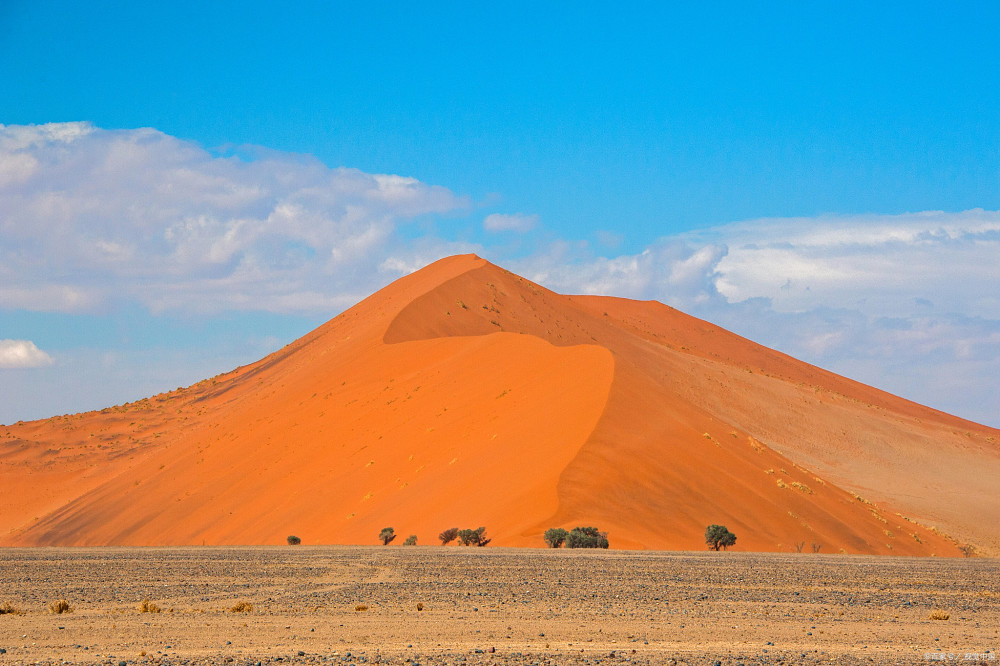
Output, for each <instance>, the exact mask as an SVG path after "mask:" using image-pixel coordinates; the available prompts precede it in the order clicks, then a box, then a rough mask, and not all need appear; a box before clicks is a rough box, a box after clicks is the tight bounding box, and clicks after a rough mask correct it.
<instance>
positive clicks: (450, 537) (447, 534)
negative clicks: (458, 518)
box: [438, 527, 458, 546]
mask: <svg viewBox="0 0 1000 666" xmlns="http://www.w3.org/2000/svg"><path fill="white" fill-rule="evenodd" d="M457 538H458V528H457V527H449V528H448V529H446V530H445V531H444V532H441V534H438V539H441V545H442V546H447V545H448V544H449V543H451V542H452V541H454V540H455V539H457Z"/></svg>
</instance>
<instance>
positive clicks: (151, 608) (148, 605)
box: [139, 599, 160, 613]
mask: <svg viewBox="0 0 1000 666" xmlns="http://www.w3.org/2000/svg"><path fill="white" fill-rule="evenodd" d="M139 612H140V613H159V612H160V607H159V606H157V605H156V604H154V603H153V602H152V601H150V600H149V599H143V600H142V603H141V604H139Z"/></svg>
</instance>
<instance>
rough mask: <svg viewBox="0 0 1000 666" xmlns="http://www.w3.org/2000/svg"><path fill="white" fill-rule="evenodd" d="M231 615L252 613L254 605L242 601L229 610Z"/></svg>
mask: <svg viewBox="0 0 1000 666" xmlns="http://www.w3.org/2000/svg"><path fill="white" fill-rule="evenodd" d="M229 612H230V613H252V612H253V604H252V603H250V602H249V601H241V602H239V603H238V604H236V605H235V606H233V607H232V608H230V609H229Z"/></svg>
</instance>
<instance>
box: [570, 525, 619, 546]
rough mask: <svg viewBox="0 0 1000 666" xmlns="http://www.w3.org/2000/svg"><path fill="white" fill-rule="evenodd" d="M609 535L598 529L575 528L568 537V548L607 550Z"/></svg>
mask: <svg viewBox="0 0 1000 666" xmlns="http://www.w3.org/2000/svg"><path fill="white" fill-rule="evenodd" d="M609 545H610V544H609V543H608V533H607V532H601V531H599V530H598V529H597V528H596V527H574V528H573V529H571V530H570V531H569V534H567V535H566V547H567V548H607V547H608V546H609Z"/></svg>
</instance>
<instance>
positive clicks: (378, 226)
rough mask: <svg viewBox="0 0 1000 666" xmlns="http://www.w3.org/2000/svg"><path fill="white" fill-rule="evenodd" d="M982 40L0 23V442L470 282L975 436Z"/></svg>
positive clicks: (295, 11) (282, 12) (646, 23)
mask: <svg viewBox="0 0 1000 666" xmlns="http://www.w3.org/2000/svg"><path fill="white" fill-rule="evenodd" d="M203 5H209V6H208V7H206V6H203ZM700 5H706V6H700ZM998 28H1000V9H998V7H997V5H996V4H995V3H966V4H963V5H960V6H958V7H957V8H954V7H952V8H948V10H947V11H945V10H944V9H943V8H942V7H941V6H940V5H939V4H931V3H879V4H878V5H872V4H871V3H842V2H838V3H774V4H771V5H768V6H766V7H761V6H752V7H748V6H746V5H745V4H743V3H712V4H711V5H710V6H708V3H699V4H694V3H692V4H691V5H684V6H677V5H669V4H667V5H664V4H663V3H649V4H635V5H631V6H630V7H627V8H624V9H623V8H620V7H613V6H610V5H602V4H592V3H575V4H573V5H572V6H571V7H570V6H568V5H559V4H548V5H545V4H543V5H541V6H539V4H538V3H532V4H527V3H524V4H512V3H503V4H497V3H492V4H490V5H485V4H484V5H483V6H479V7H476V6H469V3H436V4H434V5H432V6H419V5H413V4H411V3H407V4H404V3H379V4H377V5H376V4H375V3H356V4H355V5H352V6H342V5H338V4H335V3H294V6H293V7H284V6H280V7H279V6H276V5H274V4H273V3H255V2H241V3H224V2H223V3H184V2H176V3H164V6H162V7H161V6H153V5H152V4H151V3H133V2H103V3H102V2H94V3H70V2H66V3H59V2H44V1H42V2H19V1H17V0H14V1H13V2H11V1H8V2H6V3H3V4H2V5H0V90H2V91H3V92H2V94H0V124H3V125H4V128H3V129H2V130H0V340H2V341H4V342H0V395H2V396H3V398H2V399H0V422H11V421H14V420H18V419H28V418H39V417H44V416H48V415H51V414H56V413H64V412H71V411H78V410H82V409H91V408H97V407H102V406H105V405H107V404H114V403H119V402H123V401H126V400H132V399H136V398H139V397H142V396H144V395H148V394H150V393H153V392H157V391H161V390H166V389H171V388H175V387H176V386H178V385H182V384H189V383H192V382H194V381H197V380H199V379H201V378H203V377H206V376H211V375H214V374H216V373H218V372H221V371H224V370H228V369H230V368H232V367H234V366H235V365H239V364H242V363H247V362H250V361H253V360H255V359H256V358H259V357H260V356H262V355H263V354H265V353H267V352H269V351H272V350H273V349H275V348H277V347H278V346H280V345H281V344H284V343H287V342H289V341H291V340H293V339H295V338H296V337H298V336H299V335H302V334H303V333H305V332H307V331H308V330H310V329H311V328H312V327H314V326H315V325H318V324H319V323H321V322H323V321H325V320H326V319H328V318H330V317H331V316H333V315H335V314H336V313H337V312H339V311H341V310H342V309H344V308H345V307H348V306H349V305H351V304H352V303H353V302H355V301H356V300H358V299H359V298H361V297H363V296H364V295H366V294H367V293H370V292H371V291H374V290H375V289H377V288H379V287H381V286H383V285H384V284H387V283H388V282H390V281H391V280H392V279H395V278H396V277H399V276H400V275H402V274H404V273H405V272H407V271H408V270H413V269H415V268H417V267H419V266H421V265H423V264H424V263H427V262H429V261H431V260H433V259H436V258H438V257H440V256H443V255H445V254H451V253H454V252H464V251H474V252H478V253H480V254H482V255H483V256H485V257H487V258H488V259H490V260H492V261H494V262H497V263H500V264H502V265H504V266H505V267H507V268H510V269H511V270H515V271H517V272H520V273H521V274H524V275H525V276H526V277H529V278H532V279H535V280H538V281H540V282H542V283H543V284H545V285H546V286H549V287H551V288H554V289H557V290H559V291H569V292H582V291H589V292H597V293H606V294H615V295H621V296H628V297H634V298H655V299H657V300H661V301H663V302H666V303H669V304H671V305H675V306H677V307H680V308H682V309H684V310H686V311H688V312H690V313H691V314H694V315H696V316H700V317H703V318H706V319H710V320H712V321H714V322H716V323H719V324H721V325H723V326H726V327H727V328H730V329H732V330H735V331H737V332H739V333H741V334H743V335H746V336H748V337H750V338H752V339H754V340H756V341H759V342H761V343H763V344H767V345H769V346H772V347H776V348H779V349H781V350H782V351H786V352H788V353H791V354H793V355H795V356H798V357H800V358H803V359H804V360H807V361H810V362H813V363H816V364H818V365H821V366H823V367H826V368H829V369H831V370H834V371H836V372H840V373H842V374H846V375H848V376H851V377H854V378H856V379H859V380H861V381H865V382H866V383H870V384H874V385H876V386H879V387H880V388H885V389H887V390H890V391H892V392H894V393H898V394H901V395H904V396H906V397H909V398H912V399H915V400H918V401H919V402H923V403H926V404H930V405H932V406H935V407H938V408H941V409H944V410H946V411H951V412H954V413H958V414H960V415H962V416H966V417H968V418H971V419H973V420H977V421H980V422H984V423H989V424H991V425H1000V416H998V414H1000V398H998V397H997V396H1000V379H997V378H998V377H1000V300H998V296H997V294H998V293H1000V274H998V268H997V257H998V250H1000V213H998V212H997V211H998V210H1000V92H998V91H1000V65H998V63H1000V47H998V44H997V40H996V38H995V35H996V32H997V29H998ZM95 377H97V378H99V379H95ZM95 382H97V385H95Z"/></svg>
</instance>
